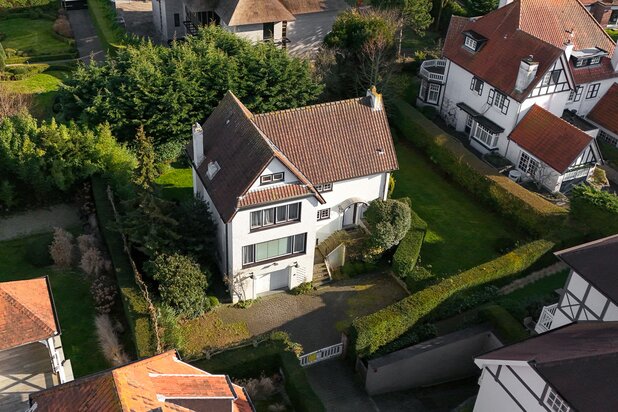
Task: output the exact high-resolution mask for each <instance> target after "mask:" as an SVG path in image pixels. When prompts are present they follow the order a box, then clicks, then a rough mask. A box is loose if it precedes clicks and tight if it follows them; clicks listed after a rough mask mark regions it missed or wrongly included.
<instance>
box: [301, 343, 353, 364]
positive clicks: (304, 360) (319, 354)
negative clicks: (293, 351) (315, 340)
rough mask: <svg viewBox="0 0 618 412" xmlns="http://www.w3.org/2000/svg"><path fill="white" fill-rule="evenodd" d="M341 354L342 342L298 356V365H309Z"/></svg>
mask: <svg viewBox="0 0 618 412" xmlns="http://www.w3.org/2000/svg"><path fill="white" fill-rule="evenodd" d="M342 354H343V342H341V343H338V344H336V345H332V346H328V347H326V348H322V349H319V350H316V351H315V352H311V353H307V354H305V355H302V356H301V357H299V358H298V360H299V361H300V366H303V367H305V366H309V365H313V364H314V363H318V362H322V361H325V360H328V359H333V358H338V357H339V356H341V355H342Z"/></svg>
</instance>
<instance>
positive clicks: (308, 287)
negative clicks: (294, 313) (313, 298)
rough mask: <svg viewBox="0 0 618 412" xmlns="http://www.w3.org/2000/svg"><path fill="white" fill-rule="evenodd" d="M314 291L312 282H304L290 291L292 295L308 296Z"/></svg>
mask: <svg viewBox="0 0 618 412" xmlns="http://www.w3.org/2000/svg"><path fill="white" fill-rule="evenodd" d="M312 290H313V285H312V284H311V282H303V283H301V284H300V285H298V286H296V287H295V288H293V289H291V290H290V293H291V294H292V295H306V294H307V293H309V292H311V291H312Z"/></svg>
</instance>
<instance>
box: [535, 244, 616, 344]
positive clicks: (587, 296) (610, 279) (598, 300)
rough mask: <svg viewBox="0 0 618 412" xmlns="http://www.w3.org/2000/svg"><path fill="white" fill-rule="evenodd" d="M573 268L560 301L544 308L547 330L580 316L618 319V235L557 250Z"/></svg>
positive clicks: (542, 322)
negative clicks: (617, 263)
mask: <svg viewBox="0 0 618 412" xmlns="http://www.w3.org/2000/svg"><path fill="white" fill-rule="evenodd" d="M556 256H557V257H558V258H560V259H561V260H562V261H564V262H565V263H566V264H567V265H569V267H570V268H571V272H570V274H569V278H568V279H567V282H566V284H565V286H564V288H563V289H562V292H561V296H560V299H559V300H558V302H557V303H555V304H553V305H550V306H546V307H544V308H543V311H542V313H541V316H540V318H539V321H538V322H537V324H536V327H535V330H536V332H537V333H543V332H546V331H548V330H552V329H556V328H559V327H561V326H563V325H566V324H569V323H571V322H575V321H578V320H596V321H618V267H617V266H616V256H618V235H614V236H610V237H607V238H604V239H600V240H596V241H594V242H590V243H586V244H583V245H580V246H576V247H573V248H570V249H566V250H562V251H560V252H557V253H556Z"/></svg>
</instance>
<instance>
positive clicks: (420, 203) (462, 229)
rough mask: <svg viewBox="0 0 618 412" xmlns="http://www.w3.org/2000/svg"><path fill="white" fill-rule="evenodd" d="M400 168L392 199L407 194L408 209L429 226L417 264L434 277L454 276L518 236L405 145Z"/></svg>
mask: <svg viewBox="0 0 618 412" xmlns="http://www.w3.org/2000/svg"><path fill="white" fill-rule="evenodd" d="M397 157H398V159H399V171H397V172H395V181H396V183H395V191H394V193H393V197H394V198H399V197H410V198H411V199H412V208H413V209H414V210H415V211H416V212H417V213H418V214H419V216H420V217H421V218H423V219H424V220H425V221H426V222H427V224H428V225H429V231H428V232H427V236H426V238H425V243H424V244H423V248H422V249H421V264H422V265H423V266H427V265H431V267H432V269H431V270H432V272H434V273H435V274H437V275H446V274H454V273H456V272H459V271H461V270H466V269H470V268H472V267H474V266H477V265H479V264H481V263H484V262H487V261H488V260H491V259H493V258H495V257H497V256H499V255H500V254H501V253H500V249H503V248H504V247H505V246H508V245H509V243H510V244H513V243H514V242H515V241H517V240H518V239H520V238H521V234H520V233H519V232H518V231H517V230H514V228H513V227H512V225H511V226H509V225H508V224H507V223H506V222H505V221H503V220H502V219H500V218H499V217H498V216H497V215H496V214H494V213H493V212H492V211H491V210H489V209H487V208H486V207H485V206H483V205H482V204H481V203H480V202H479V201H476V200H475V199H474V198H473V197H472V196H470V195H469V194H468V193H467V192H465V191H464V190H463V189H461V188H459V187H457V186H456V185H455V184H454V183H451V182H449V181H448V180H447V179H446V178H445V177H443V176H442V175H441V174H440V173H438V172H437V171H436V169H435V166H434V165H432V164H431V163H430V162H429V161H428V160H426V158H425V157H424V156H423V155H422V154H421V153H420V152H418V151H417V150H416V149H414V148H412V147H411V146H410V145H408V144H405V143H399V144H398V145H397Z"/></svg>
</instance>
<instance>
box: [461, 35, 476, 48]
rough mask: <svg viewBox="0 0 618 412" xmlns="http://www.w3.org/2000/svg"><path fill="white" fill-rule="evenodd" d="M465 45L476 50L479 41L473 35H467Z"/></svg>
mask: <svg viewBox="0 0 618 412" xmlns="http://www.w3.org/2000/svg"><path fill="white" fill-rule="evenodd" d="M464 45H465V46H466V47H467V48H469V49H470V50H473V51H476V47H477V46H478V42H477V41H476V40H474V39H473V38H472V37H466V40H465V41H464Z"/></svg>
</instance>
